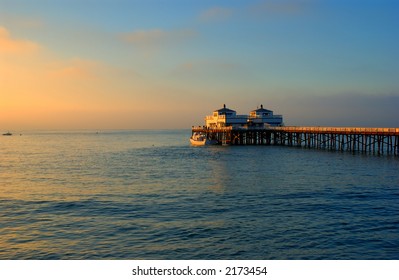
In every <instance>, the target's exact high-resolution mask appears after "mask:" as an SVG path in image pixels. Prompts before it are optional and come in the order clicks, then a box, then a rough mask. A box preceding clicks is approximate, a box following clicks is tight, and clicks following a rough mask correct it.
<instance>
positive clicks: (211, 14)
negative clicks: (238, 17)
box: [199, 7, 233, 22]
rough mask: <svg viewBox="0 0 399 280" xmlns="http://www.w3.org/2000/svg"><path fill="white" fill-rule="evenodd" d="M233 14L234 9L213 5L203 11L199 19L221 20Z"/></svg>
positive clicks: (207, 20) (204, 20) (205, 20)
mask: <svg viewBox="0 0 399 280" xmlns="http://www.w3.org/2000/svg"><path fill="white" fill-rule="evenodd" d="M232 14H233V10H232V9H230V8H225V7H213V8H210V9H208V10H206V11H203V12H202V13H201V14H200V16H199V19H200V20H201V21H203V22H210V21H221V20H226V19H228V18H230V17H231V16H232Z"/></svg>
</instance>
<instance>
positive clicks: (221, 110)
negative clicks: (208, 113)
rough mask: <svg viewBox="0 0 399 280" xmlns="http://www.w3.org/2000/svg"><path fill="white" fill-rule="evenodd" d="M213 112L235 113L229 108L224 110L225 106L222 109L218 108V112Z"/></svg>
mask: <svg viewBox="0 0 399 280" xmlns="http://www.w3.org/2000/svg"><path fill="white" fill-rule="evenodd" d="M215 112H218V113H219V114H223V113H235V111H234V110H231V109H229V108H226V104H223V108H220V109H219V110H215Z"/></svg>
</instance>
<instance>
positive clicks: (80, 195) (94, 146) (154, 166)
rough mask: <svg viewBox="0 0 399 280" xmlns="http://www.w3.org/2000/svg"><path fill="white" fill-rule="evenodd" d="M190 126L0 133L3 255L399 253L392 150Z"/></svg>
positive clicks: (359, 256) (398, 165)
mask: <svg viewBox="0 0 399 280" xmlns="http://www.w3.org/2000/svg"><path fill="white" fill-rule="evenodd" d="M190 132H191V131H190V130H161V131H149V130H133V131H99V132H96V131H69V132H59V131H58V132H57V131H53V132H26V133H23V135H21V136H20V135H19V134H18V135H14V136H11V137H2V136H0V137H1V138H0V259H3V260H4V259H17V260H19V259H62V260H66V259H78V260H82V259H83V260H86V259H94V260H101V259H118V260H119V259H161V260H163V259H165V260H167V259H177V260H181V259H211V260H212V259H215V260H216V259H262V260H269V259H278V260H293V259H311V260H318V259H330V260H335V259H345V260H365V259H383V260H387V259H399V158H398V157H397V156H396V157H395V156H387V155H384V156H377V155H370V154H362V153H355V154H352V153H349V152H331V151H326V150H312V149H304V148H294V147H279V146H228V147H225V146H207V147H193V146H190V144H189V141H188V139H189V136H190Z"/></svg>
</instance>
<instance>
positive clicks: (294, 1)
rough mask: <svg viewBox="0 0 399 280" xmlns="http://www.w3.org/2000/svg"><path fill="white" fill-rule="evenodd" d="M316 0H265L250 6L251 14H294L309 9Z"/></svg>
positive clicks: (257, 15)
mask: <svg viewBox="0 0 399 280" xmlns="http://www.w3.org/2000/svg"><path fill="white" fill-rule="evenodd" d="M315 2H316V1H315V0H264V1H261V2H259V3H257V4H254V5H252V6H250V7H249V13H250V15H251V16H255V17H261V16H293V15H300V14H303V13H305V12H307V11H309V10H310V9H311V8H312V7H313V6H314V4H315Z"/></svg>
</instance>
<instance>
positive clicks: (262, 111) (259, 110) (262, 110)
mask: <svg viewBox="0 0 399 280" xmlns="http://www.w3.org/2000/svg"><path fill="white" fill-rule="evenodd" d="M252 112H256V113H271V112H273V111H271V110H267V109H264V108H263V105H262V104H260V108H258V109H256V110H253V111H252Z"/></svg>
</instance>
